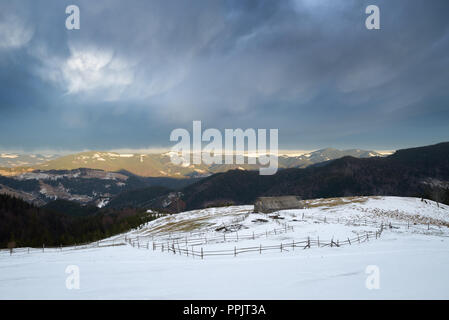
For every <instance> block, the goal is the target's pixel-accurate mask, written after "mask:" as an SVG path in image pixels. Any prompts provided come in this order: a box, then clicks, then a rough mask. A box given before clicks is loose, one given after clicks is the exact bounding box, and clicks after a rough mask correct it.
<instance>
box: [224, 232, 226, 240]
mask: <svg viewBox="0 0 449 320" xmlns="http://www.w3.org/2000/svg"><path fill="white" fill-rule="evenodd" d="M223 241H224V242H226V233H224V232H223Z"/></svg>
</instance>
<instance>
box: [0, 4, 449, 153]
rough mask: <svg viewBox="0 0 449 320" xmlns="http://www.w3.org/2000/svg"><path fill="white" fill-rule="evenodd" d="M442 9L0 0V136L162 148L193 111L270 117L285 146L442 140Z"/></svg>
mask: <svg viewBox="0 0 449 320" xmlns="http://www.w3.org/2000/svg"><path fill="white" fill-rule="evenodd" d="M72 4H73V5H77V6H78V7H79V9H80V29H79V30H67V29H66V27H65V21H66V18H67V17H68V15H67V14H66V13H65V9H66V7H67V6H68V5H72ZM368 5H377V6H378V7H379V8H380V30H367V29H366V27H365V19H366V18H367V16H368V15H367V14H366V13H365V8H366V7H367V6H368ZM448 13H449V1H447V0H441V1H440V0H432V1H425V0H388V1H382V0H367V1H364V0H279V1H270V0H267V1H254V0H251V1H250V0H248V1H246V0H231V1H224V0H216V1H210V0H182V1H181V0H176V1H175V0H161V1H159V0H141V1H140V0H127V1H118V0H96V1H89V0H87V1H76V0H70V1H65V0H41V1H33V0H26V1H25V0H15V1H9V0H0V83H1V86H0V150H3V151H8V150H9V151H10V150H15V151H18V150H19V151H23V152H29V151H42V150H54V151H56V152H57V151H61V150H65V151H67V150H122V149H126V150H132V149H148V148H150V149H151V148H154V149H158V148H167V147H170V146H172V145H173V144H174V143H173V142H170V140H169V137H170V133H171V131H172V130H173V129H176V128H185V129H187V130H189V131H191V130H192V121H193V120H201V121H202V126H203V130H204V129H206V128H217V129H219V130H224V129H225V128H230V129H237V128H243V129H247V128H254V129H259V128H261V129H262V128H265V129H279V147H280V149H285V150H296V149H297V150H316V149H319V148H325V147H335V148H342V149H343V148H363V149H376V150H391V149H398V148H405V147H413V146H421V145H428V144H433V143H438V142H442V141H448V140H449V54H448V52H449V19H448Z"/></svg>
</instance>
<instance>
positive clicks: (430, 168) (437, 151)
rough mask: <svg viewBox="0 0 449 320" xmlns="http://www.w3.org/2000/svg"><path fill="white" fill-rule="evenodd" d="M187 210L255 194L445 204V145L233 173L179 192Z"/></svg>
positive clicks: (448, 164)
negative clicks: (417, 199) (369, 197)
mask: <svg viewBox="0 0 449 320" xmlns="http://www.w3.org/2000/svg"><path fill="white" fill-rule="evenodd" d="M182 193H183V196H182V200H183V202H184V203H185V209H187V210H190V209H196V208H203V207H208V206H215V205H223V204H250V203H253V202H254V200H255V199H256V198H257V197H259V196H278V195H298V196H301V197H303V198H305V199H313V198H328V197H340V196H361V195H393V196H418V197H426V198H430V199H432V200H436V201H441V202H447V201H449V142H445V143H440V144H436V145H432V146H426V147H419V148H412V149H404V150H398V151H396V152H395V153H394V154H392V155H390V156H387V157H372V158H355V157H351V156H345V157H342V158H339V159H336V160H333V161H327V162H324V163H322V164H320V165H315V166H309V167H307V168H289V169H285V170H280V171H278V172H277V173H276V174H275V175H271V176H261V175H259V173H258V172H256V171H242V170H231V171H228V172H225V173H218V174H215V175H213V176H210V177H208V178H205V179H202V180H200V181H199V182H197V183H194V184H192V185H190V186H187V187H185V188H184V189H183V190H182Z"/></svg>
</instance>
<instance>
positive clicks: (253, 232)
mask: <svg viewBox="0 0 449 320" xmlns="http://www.w3.org/2000/svg"><path fill="white" fill-rule="evenodd" d="M253 240H254V231H253Z"/></svg>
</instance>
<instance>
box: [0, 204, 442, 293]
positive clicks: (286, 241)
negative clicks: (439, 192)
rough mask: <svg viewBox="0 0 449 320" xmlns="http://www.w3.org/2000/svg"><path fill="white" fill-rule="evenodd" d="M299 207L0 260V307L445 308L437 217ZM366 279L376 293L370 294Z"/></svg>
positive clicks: (165, 221) (238, 210)
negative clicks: (305, 302) (414, 302)
mask: <svg viewBox="0 0 449 320" xmlns="http://www.w3.org/2000/svg"><path fill="white" fill-rule="evenodd" d="M307 205H308V208H306V209H302V210H285V211H280V212H277V213H273V214H270V215H264V214H254V213H251V211H252V206H238V207H224V208H210V209H204V210H196V211H190V212H184V213H181V214H178V215H171V216H164V217H161V218H159V219H157V220H154V221H152V222H150V223H147V224H146V225H143V226H141V227H140V228H138V229H137V230H132V231H130V232H128V233H126V234H122V235H119V236H116V237H113V238H110V239H105V240H104V241H101V242H100V243H98V244H94V245H92V246H89V247H88V248H79V247H78V248H76V249H75V248H74V247H71V248H63V249H62V250H60V249H46V250H45V252H42V249H31V250H30V252H29V253H28V250H27V249H26V248H21V249H18V250H16V252H14V253H13V255H11V256H10V254H9V252H8V251H1V252H0V298H1V299H448V298H449V274H448V272H447V270H448V268H449V238H448V237H449V228H448V226H449V207H448V206H445V205H437V204H436V203H435V202H432V201H428V200H426V201H425V202H423V201H421V199H416V198H398V197H352V198H336V199H317V200H310V201H308V203H307ZM381 230H382V233H381V235H380V236H379V234H380V231H381ZM367 233H368V234H369V235H371V236H370V238H369V240H368V241H367V240H366V234H367ZM318 239H319V243H320V245H319V246H318ZM348 239H350V242H351V243H350V244H349V241H348ZM331 240H333V242H332V243H333V244H334V245H333V246H332V247H331V246H330V245H329V244H330V241H331ZM307 241H308V242H307ZM293 243H295V247H293V245H292V244H293ZM308 243H310V244H311V248H306V249H304V247H305V246H306V245H307V244H308ZM112 244H113V245H114V246H111V245H112ZM281 244H282V245H281ZM336 244H339V245H340V246H337V245H336ZM343 244H344V245H343ZM97 245H98V247H97ZM162 246H164V247H162ZM167 247H168V248H170V250H169V251H167ZM244 248H264V249H263V250H262V251H261V250H258V249H256V250H244ZM265 248H267V249H266V250H265ZM201 251H202V252H203V258H201V255H200V252H201ZM244 251H246V252H244ZM192 252H194V253H195V255H194V256H192ZM222 253H226V254H228V255H221V254H222ZM187 254H188V255H187ZM235 254H236V255H235ZM69 265H76V266H78V267H79V280H80V288H79V289H72V290H69V289H67V287H66V279H67V277H69V276H70V274H67V273H66V272H65V271H66V268H67V266H69ZM373 270H376V272H374V273H373ZM367 271H368V273H367ZM377 271H378V277H377V278H376V275H377ZM373 277H374V278H373ZM373 279H377V280H378V282H377V283H378V285H379V286H378V288H377V287H376V286H374V287H375V288H372V289H369V288H368V287H370V286H368V287H367V285H366V283H367V280H368V283H371V284H373V283H376V281H375V280H374V282H372V281H373ZM371 287H372V286H371Z"/></svg>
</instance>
